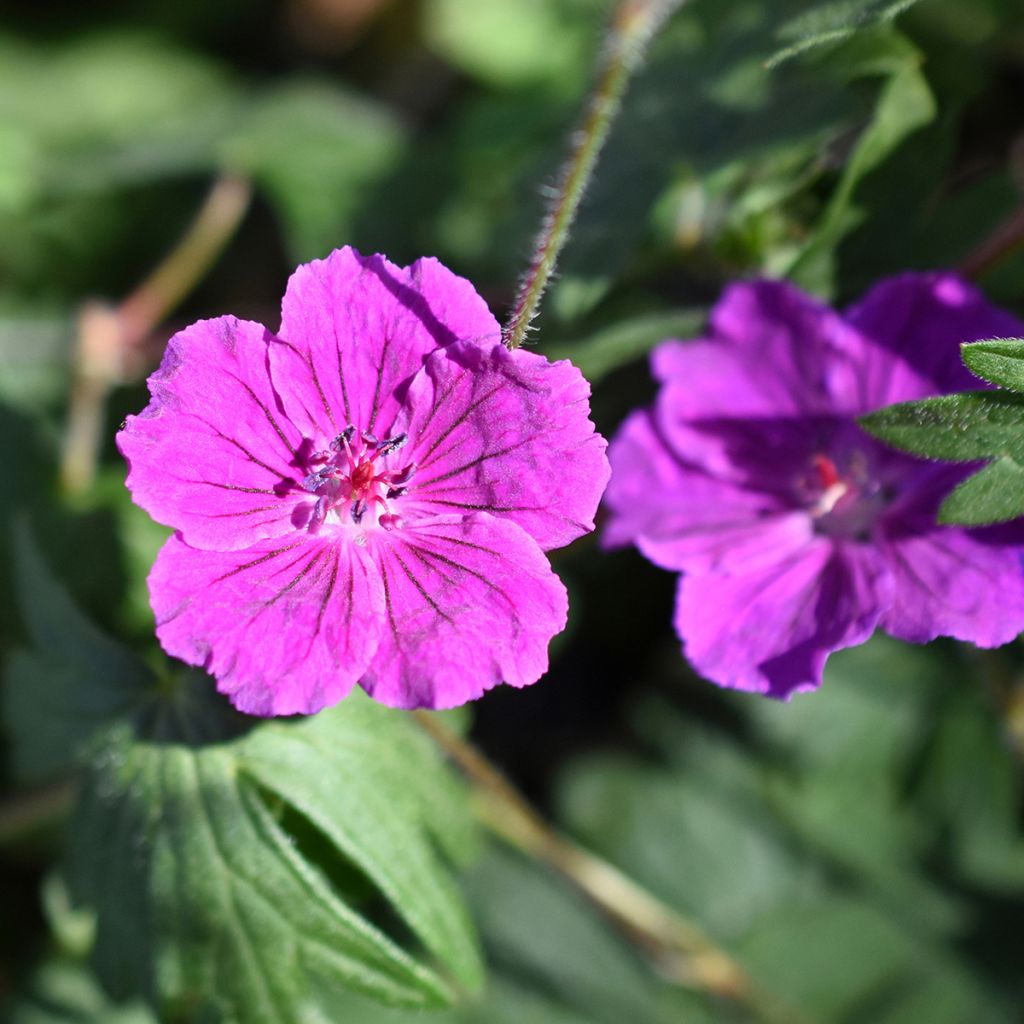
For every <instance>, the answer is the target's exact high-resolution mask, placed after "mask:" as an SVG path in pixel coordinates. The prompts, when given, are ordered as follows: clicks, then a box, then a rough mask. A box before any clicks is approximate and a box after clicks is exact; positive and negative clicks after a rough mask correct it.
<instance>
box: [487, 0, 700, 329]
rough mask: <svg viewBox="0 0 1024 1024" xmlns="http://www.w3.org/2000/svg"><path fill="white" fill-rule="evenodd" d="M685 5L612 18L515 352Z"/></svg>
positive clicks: (648, 6) (524, 305)
mask: <svg viewBox="0 0 1024 1024" xmlns="http://www.w3.org/2000/svg"><path fill="white" fill-rule="evenodd" d="M682 2H683V0H620V2H619V4H618V5H617V7H616V8H615V11H614V13H613V14H612V18H611V22H610V24H609V28H608V33H607V38H606V40H605V45H604V48H603V51H602V55H601V60H600V63H599V65H598V72H597V81H596V83H595V85H594V90H593V92H592V93H591V95H590V99H589V101H588V103H587V108H586V114H585V116H584V118H583V123H582V125H581V126H580V127H579V128H578V129H577V130H576V131H575V132H573V134H572V137H571V152H570V154H569V159H568V161H567V162H566V164H565V167H564V168H563V170H562V174H561V177H560V179H559V182H558V185H557V187H556V188H555V190H554V193H553V196H552V200H551V204H550V206H549V207H548V209H547V212H546V213H545V215H544V221H543V223H542V225H541V229H540V232H539V234H538V235H537V239H536V241H535V243H534V248H533V257H532V258H531V260H530V265H529V267H528V268H527V271H526V273H525V275H524V276H523V279H522V282H521V283H520V286H519V292H518V294H517V295H516V300H515V305H514V306H513V308H512V313H511V315H510V316H509V319H508V323H507V324H506V325H505V329H504V330H503V332H502V340H503V341H504V343H505V344H506V345H507V346H508V347H509V348H510V349H512V348H518V347H519V346H520V345H522V343H523V341H524V340H525V338H526V334H527V332H528V331H529V329H530V324H531V322H532V321H533V318H534V317H535V316H536V315H537V310H538V308H539V306H540V300H541V298H542V297H543V295H544V292H545V290H546V289H547V286H548V281H549V280H550V279H551V274H552V272H553V271H554V269H555V264H556V263H557V262H558V256H559V253H560V252H561V251H562V248H563V247H564V245H565V243H566V241H567V240H568V238H569V229H570V228H571V227H572V222H573V219H574V218H575V216H576V211H577V209H578V208H579V205H580V201H581V200H582V198H583V194H584V192H585V191H586V188H587V184H588V182H589V181H590V178H591V176H592V175H593V173H594V167H595V165H596V164H597V158H598V156H599V154H600V152H601V148H602V147H603V146H604V143H605V140H606V139H607V138H608V131H609V129H610V128H611V126H612V122H613V121H614V120H615V115H616V114H617V113H618V112H619V108H620V106H621V104H622V97H623V95H624V94H625V91H626V86H627V85H628V84H629V80H630V78H631V76H632V74H633V72H634V71H635V70H636V68H637V66H638V65H639V63H640V59H641V57H642V56H643V54H644V51H645V50H646V48H647V44H648V43H649V42H650V41H651V39H652V38H653V37H654V34H655V32H657V30H658V29H659V28H660V27H661V25H662V24H663V23H664V22H665V20H666V19H667V18H668V16H669V15H670V14H671V13H672V12H673V11H674V10H675V9H676V8H677V7H679V6H680V5H681V4H682Z"/></svg>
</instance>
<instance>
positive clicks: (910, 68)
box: [788, 34, 936, 293]
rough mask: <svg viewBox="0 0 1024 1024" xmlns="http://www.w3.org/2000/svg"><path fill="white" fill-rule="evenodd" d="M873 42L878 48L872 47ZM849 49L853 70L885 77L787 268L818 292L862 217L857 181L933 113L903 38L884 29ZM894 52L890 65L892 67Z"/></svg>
mask: <svg viewBox="0 0 1024 1024" xmlns="http://www.w3.org/2000/svg"><path fill="white" fill-rule="evenodd" d="M876 46H877V48H880V49H881V51H882V52H881V53H878V52H876ZM890 49H891V50H892V51H893V53H890ZM853 53H854V58H855V65H854V66H855V67H856V69H857V73H858V74H865V73H866V74H871V73H875V74H877V73H884V74H887V75H888V76H889V77H888V78H887V80H886V81H885V84H884V85H883V87H882V91H881V93H880V94H879V97H878V101H877V103H876V106H875V110H874V113H873V114H872V116H871V120H870V121H869V122H868V124H867V126H866V127H865V128H864V130H863V131H862V132H861V134H860V137H859V138H858V139H857V143H856V145H855V146H854V148H853V151H852V152H851V154H850V156H849V157H848V158H847V160H846V163H845V166H844V168H843V173H842V175H841V176H840V178H839V182H838V184H837V185H836V187H835V190H834V191H833V193H832V197H831V199H830V200H829V203H828V206H827V207H826V208H825V211H824V213H823V214H822V217H821V220H820V221H819V223H818V225H817V227H816V229H815V232H814V234H813V236H812V238H811V240H810V241H809V242H808V243H807V245H806V246H805V247H804V249H803V250H802V251H801V252H800V254H799V255H798V256H797V258H796V259H795V260H794V261H793V264H792V266H791V267H790V270H789V275H788V276H791V277H793V278H794V280H796V281H797V282H798V283H800V284H803V285H804V286H805V287H807V288H809V289H810V290H811V291H817V292H819V293H821V292H827V291H830V290H831V288H832V283H833V278H834V268H833V267H832V266H831V263H832V259H833V254H834V251H835V247H836V246H837V244H838V243H839V241H840V240H841V239H842V238H843V236H844V235H846V234H847V233H848V232H849V231H850V230H851V229H852V228H853V227H854V226H855V225H856V223H857V221H858V220H859V219H860V218H861V217H862V216H863V213H862V212H861V211H859V210H858V209H856V208H855V207H854V205H853V197H854V193H855V191H856V189H857V186H858V185H859V183H860V182H861V180H862V179H863V178H864V177H866V176H867V175H868V174H869V173H870V172H871V171H873V170H875V169H876V168H877V167H878V166H879V165H880V164H881V163H882V162H883V161H884V160H886V158H888V157H889V156H890V154H892V153H893V152H894V151H895V150H896V148H897V147H898V146H899V145H900V144H901V143H902V142H903V141H904V139H906V138H907V137H908V136H910V135H912V134H913V133H914V132H915V131H917V130H918V129H920V128H922V127H923V126H924V125H926V124H928V123H929V122H930V121H931V120H932V119H933V118H934V117H935V114H936V105H935V99H934V97H933V96H932V93H931V90H930V88H929V86H928V82H927V80H926V79H925V77H924V74H923V73H922V71H921V67H920V63H921V56H920V54H919V53H918V52H917V51H916V50H914V49H913V48H912V47H909V46H907V44H906V43H905V41H904V40H903V39H902V37H899V36H894V35H888V34H887V35H885V36H882V37H881V38H880V39H879V41H878V42H877V44H876V42H875V40H871V44H870V45H869V46H868V47H867V49H866V54H865V49H864V41H863V40H862V41H861V43H860V45H859V46H858V47H857V48H856V49H855V50H854V51H853ZM893 55H895V59H896V65H895V69H892V68H891V62H892V60H893ZM865 56H866V57H867V63H866V64H865V63H864V58H865Z"/></svg>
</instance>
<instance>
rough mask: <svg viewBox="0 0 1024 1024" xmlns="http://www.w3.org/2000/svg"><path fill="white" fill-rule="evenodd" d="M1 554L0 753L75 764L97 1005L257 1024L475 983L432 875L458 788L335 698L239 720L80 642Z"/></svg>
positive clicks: (458, 817)
mask: <svg viewBox="0 0 1024 1024" xmlns="http://www.w3.org/2000/svg"><path fill="white" fill-rule="evenodd" d="M18 562H19V565H18V568H19V584H20V596H21V601H22V608H23V617H24V619H25V622H26V626H27V630H28V633H29V637H30V639H31V641H32V645H33V646H32V649H31V650H28V651H21V652H18V653H17V654H16V655H15V656H14V658H13V659H12V661H11V663H10V665H9V667H8V678H7V686H6V688H5V701H6V710H7V712H8V716H9V724H10V726H11V730H12V734H13V739H14V741H15V755H16V758H17V763H18V765H19V767H20V768H21V770H22V772H23V773H24V774H25V775H27V776H28V777H30V778H33V779H35V778H43V777H47V776H49V775H52V774H54V773H55V772H56V771H68V770H70V769H71V768H72V767H73V766H74V764H75V762H76V761H83V762H85V765H86V772H85V778H84V781H83V784H82V794H81V796H80V799H79V804H78V808H77V811H76V818H75V821H76V824H75V827H74V828H73V829H72V830H71V838H72V842H71V849H70V854H69V856H70V864H71V873H70V882H71V888H72V892H73V894H74V896H75V898H76V899H77V901H78V902H80V903H81V904H83V905H84V906H85V907H87V908H88V909H90V910H92V911H93V912H94V913H95V915H96V921H97V935H96V944H95V949H94V957H95V961H96V965H97V970H98V972H99V975H100V977H101V979H102V980H103V982H104V984H105V985H106V986H107V988H108V989H109V990H110V991H111V992H112V993H113V994H114V995H115V996H116V997H118V998H126V997H133V996H136V995H139V994H141V995H143V996H145V997H146V998H147V999H149V1000H150V1001H152V1002H153V1004H154V1005H155V1006H156V1007H157V1008H158V1010H159V1011H160V1013H161V1019H164V1015H165V1014H167V1015H170V1016H173V1014H174V1013H177V1012H179V1011H181V1012H184V1011H185V1010H186V1009H188V1008H189V1007H192V1008H197V1007H207V1008H210V1009H211V1010H216V1012H217V1013H219V1014H221V1015H223V1017H224V1019H226V1020H228V1021H234V1020H237V1021H245V1022H248V1021H254V1022H258V1021H268V1022H279V1021H282V1020H297V1019H299V1018H300V1017H301V1016H302V1014H303V1013H304V1012H305V1011H304V1009H303V1008H304V1007H307V1006H309V1005H313V1004H315V1003H317V1002H318V1001H322V1000H323V999H325V998H329V996H330V994H331V993H332V992H333V991H335V990H337V989H339V988H342V987H349V988H353V989H355V990H358V991H361V992H364V993H366V994H369V995H371V996H373V997H375V998H378V999H382V1000H384V1001H386V1002H390V1003H395V1004H401V1005H409V1006H427V1005H442V1004H444V1003H447V1002H451V1001H452V1000H453V999H454V998H455V995H456V993H457V992H459V991H462V990H471V989H474V988H477V987H478V986H479V984H480V980H481V974H482V968H481V963H480V956H479V952H478V949H477V944H476V939H475V935H474V932H473V928H472V925H471V923H470V921H469V918H468V915H467V913H466V911H465V909H464V906H463V901H462V897H461V895H460V893H459V891H458V890H457V888H456V886H455V883H454V881H453V878H452V876H451V873H450V869H449V866H448V863H449V862H451V861H452V860H454V859H458V860H465V859H466V858H467V857H469V856H471V855H472V854H473V852H474V849H475V833H474V829H473V826H472V822H471V818H470V815H469V811H468V806H467V801H466V797H465V793H464V791H463V790H462V788H461V786H460V785H458V784H457V783H456V781H455V780H454V778H453V776H452V775H451V774H450V773H449V771H448V769H447V767H446V765H445V764H444V762H443V759H442V757H441V755H440V753H439V752H438V750H437V749H436V747H435V746H434V744H433V743H432V742H431V741H430V740H429V739H428V738H427V736H426V735H425V734H424V733H423V732H422V731H421V730H420V729H418V728H417V727H416V725H415V724H414V722H413V721H412V720H411V719H410V718H409V717H408V716H407V715H405V714H403V713H402V712H397V711H392V710H389V709H386V708H384V707H382V706H380V705H378V704H375V703H374V702H373V701H371V700H370V699H369V698H368V697H366V696H365V695H362V694H361V693H356V694H353V695H351V696H350V697H349V698H347V699H346V700H345V701H343V702H342V703H341V704H340V705H338V706H337V707H334V708H331V709H328V710H326V711H323V712H321V713H320V714H319V715H316V716H313V717H309V718H304V719H296V720H289V721H281V720H278V721H273V722H266V723H261V724H258V725H257V724H255V723H254V720H252V719H245V718H244V717H243V716H241V715H240V714H238V713H237V712H235V711H234V710H233V709H232V708H231V707H230V706H229V705H228V704H227V701H226V700H225V699H224V698H223V697H221V696H220V695H219V694H217V692H216V690H215V686H214V681H213V680H212V679H210V678H209V677H207V676H206V675H204V674H203V673H201V672H198V671H192V670H187V671H184V672H180V671H179V672H176V673H173V674H170V675H166V676H163V677H159V676H157V675H156V674H154V673H153V672H151V671H150V670H149V669H147V668H146V667H145V666H144V665H142V663H141V662H139V661H138V660H137V659H136V658H135V657H134V656H133V655H132V654H130V653H129V652H127V651H125V650H124V649H123V648H121V647H120V646H119V645H118V644H117V643H116V642H115V641H113V640H111V639H110V638H108V637H106V636H104V635H103V634H102V633H100V631H99V630H97V629H96V628H95V627H94V626H93V625H92V624H91V623H90V622H89V621H88V620H86V619H85V618H84V617H83V616H82V614H81V613H80V612H79V611H78V610H77V609H76V608H75V607H74V605H73V604H72V602H71V601H70V600H69V599H68V597H67V595H66V594H65V593H64V592H63V590H62V589H61V587H60V586H59V585H58V584H57V583H56V582H55V581H54V580H53V579H52V577H51V576H50V575H49V573H48V572H47V570H46V567H45V566H44V565H43V564H42V561H41V559H40V558H39V555H38V553H37V552H36V551H35V549H34V547H33V546H32V543H31V539H30V538H29V537H28V534H27V531H26V530H24V529H22V530H21V531H20V532H19V534H18Z"/></svg>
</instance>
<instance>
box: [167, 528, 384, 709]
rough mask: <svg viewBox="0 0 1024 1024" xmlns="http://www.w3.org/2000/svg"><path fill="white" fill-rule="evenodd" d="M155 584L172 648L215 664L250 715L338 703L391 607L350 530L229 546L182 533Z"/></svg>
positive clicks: (224, 687)
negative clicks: (194, 544) (205, 547)
mask: <svg viewBox="0 0 1024 1024" xmlns="http://www.w3.org/2000/svg"><path fill="white" fill-rule="evenodd" d="M149 589H150V599H151V601H152V604H153V611H154V612H155V613H156V621H157V636H158V637H159V639H160V643H161V644H162V645H163V647H164V650H166V651H167V653H168V654H172V655H174V656H175V657H178V658H181V659H182V660H183V661H186V662H188V663H189V664H190V665H201V666H202V667H204V668H206V669H207V670H208V671H210V672H211V673H213V675H215V676H216V677H217V681H218V682H217V685H218V688H219V689H220V691H221V692H222V693H226V694H227V695H228V696H229V697H230V698H231V701H232V703H233V704H234V705H235V706H236V707H237V708H239V709H240V710H241V711H245V712H247V713H248V714H251V715H291V714H312V713H313V712H315V711H319V710H320V709H321V708H324V707H327V706H329V705H331V704H336V703H337V702H338V701H339V700H341V698H342V697H344V696H345V695H346V694H347V693H348V692H349V690H351V689H352V686H353V684H354V683H355V682H356V680H357V679H358V678H359V677H360V676H361V675H362V674H363V673H364V672H365V671H366V668H367V666H368V665H369V663H370V659H371V658H372V656H373V653H374V651H375V649H376V647H377V640H378V636H379V635H380V631H381V622H382V617H383V612H384V601H383V591H382V587H381V581H380V578H379V577H378V575H377V572H376V569H375V568H374V566H373V564H372V562H371V560H370V559H369V558H368V557H367V555H366V553H365V551H363V550H361V549H359V548H357V547H356V546H355V545H354V544H353V543H352V542H351V541H350V540H348V539H347V536H346V535H345V534H344V533H339V534H335V535H333V536H332V538H331V539H330V540H321V539H315V538H311V537H310V536H309V535H305V534H304V535H297V536H294V537H291V538H287V539H277V540H272V541H262V542H260V543H259V544H257V545H254V546H253V547H251V548H249V549H247V550H245V551H230V552H217V551H197V550H195V549H194V548H191V547H189V546H188V545H187V544H186V543H184V541H182V540H181V538H180V537H179V536H177V535H175V536H174V537H172V538H171V539H170V540H169V541H168V542H167V543H166V544H165V545H164V548H163V550H162V551H161V552H160V555H159V557H158V558H157V560H156V564H155V565H154V566H153V571H152V572H151V573H150V576H149Z"/></svg>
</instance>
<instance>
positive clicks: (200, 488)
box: [117, 316, 301, 551]
mask: <svg viewBox="0 0 1024 1024" xmlns="http://www.w3.org/2000/svg"><path fill="white" fill-rule="evenodd" d="M268 338H269V335H268V333H267V330H266V328H264V327H263V326H261V325H260V324H254V323H249V322H246V321H244V320H236V319H235V318H234V317H227V316H226V317H220V318H218V319H216V320H201V321H199V323H196V324H193V325H192V326H191V327H189V328H187V329H186V330H184V331H181V332H180V333H179V334H176V335H175V336H174V337H173V338H172V339H171V340H170V343H169V344H168V346H167V352H166V353H165V355H164V359H163V362H162V363H161V365H160V369H159V370H158V371H157V372H156V373H154V374H153V376H152V377H150V378H149V390H150V393H151V395H152V400H151V401H150V403H149V405H148V406H147V407H146V408H145V409H144V410H143V412H142V413H140V414H139V415H138V416H129V417H128V419H127V421H126V422H125V426H124V429H123V430H122V431H121V432H120V433H119V434H118V435H117V443H118V447H119V448H120V449H121V452H122V454H123V455H124V456H125V458H126V459H127V460H128V462H129V466H130V470H129V473H128V481H127V483H128V487H129V488H130V489H131V492H132V497H133V498H134V499H135V501H136V503H137V504H139V505H141V506H142V507H143V508H144V509H146V511H147V512H149V514H150V515H151V516H152V517H153V518H154V519H156V520H157V521H158V522H161V523H164V524H166V525H167V526H173V527H174V528H175V529H177V530H180V531H181V533H182V535H183V536H184V537H185V539H186V541H188V542H189V543H191V544H194V545H196V546H198V547H205V548H214V549H217V550H224V551H229V550H235V549H240V548H246V547H249V546H250V545H252V544H255V543H257V542H258V541H260V540H262V539H263V538H268V537H276V536H280V535H281V534H283V533H289V532H291V531H292V530H293V527H292V525H291V521H290V517H291V514H292V510H293V508H294V505H295V501H294V500H288V499H286V498H283V497H282V496H281V494H282V486H281V485H282V481H284V480H288V479H289V478H291V477H292V476H293V475H294V474H295V473H296V469H295V467H294V465H293V464H292V463H293V460H294V458H295V450H296V449H297V447H298V445H299V441H300V440H301V439H300V436H299V434H298V432H297V431H296V430H295V428H294V427H293V426H292V425H291V424H290V423H289V422H288V420H287V418H286V417H285V416H283V415H282V414H281V411H280V409H279V407H278V404H277V398H276V395H275V394H274V391H273V388H272V387H271V384H270V378H269V376H268V373H267V340H268Z"/></svg>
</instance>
